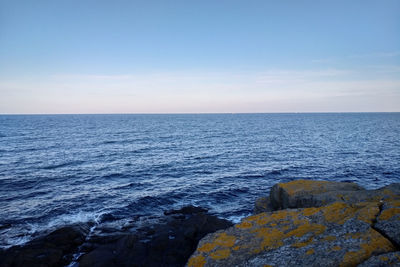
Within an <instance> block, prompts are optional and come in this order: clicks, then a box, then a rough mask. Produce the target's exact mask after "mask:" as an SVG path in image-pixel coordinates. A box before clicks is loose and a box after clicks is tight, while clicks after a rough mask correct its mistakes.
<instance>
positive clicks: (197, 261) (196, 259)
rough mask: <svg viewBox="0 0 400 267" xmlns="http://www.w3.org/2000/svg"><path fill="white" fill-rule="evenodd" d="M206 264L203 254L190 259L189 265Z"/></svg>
mask: <svg viewBox="0 0 400 267" xmlns="http://www.w3.org/2000/svg"><path fill="white" fill-rule="evenodd" d="M204 264H206V259H205V258H204V256H202V255H197V256H194V257H191V258H190V259H189V261H188V264H187V265H188V267H203V266H204Z"/></svg>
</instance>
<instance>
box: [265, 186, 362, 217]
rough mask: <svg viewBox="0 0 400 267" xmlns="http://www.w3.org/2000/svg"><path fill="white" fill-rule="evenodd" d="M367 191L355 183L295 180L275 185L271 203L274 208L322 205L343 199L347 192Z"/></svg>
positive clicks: (272, 189)
mask: <svg viewBox="0 0 400 267" xmlns="http://www.w3.org/2000/svg"><path fill="white" fill-rule="evenodd" d="M357 191H362V192H363V191H365V189H364V188H362V187H360V186H359V185H357V184H355V183H344V182H329V181H313V180H295V181H292V182H288V183H279V184H276V185H274V186H273V187H272V188H271V191H270V196H269V197H270V203H271V204H270V205H271V207H272V208H273V209H274V210H281V209H288V208H309V207H321V206H323V205H326V204H329V203H333V202H335V201H343V200H344V199H343V194H344V193H347V192H351V194H354V192H357Z"/></svg>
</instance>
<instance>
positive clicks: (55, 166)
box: [40, 160, 84, 170]
mask: <svg viewBox="0 0 400 267" xmlns="http://www.w3.org/2000/svg"><path fill="white" fill-rule="evenodd" d="M83 163H84V161H82V160H75V161H68V162H64V163H59V164H51V165H46V166H41V167H40V169H43V170H53V169H58V168H63V167H68V166H72V165H80V164H83Z"/></svg>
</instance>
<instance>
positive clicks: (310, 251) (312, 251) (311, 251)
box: [306, 249, 315, 255]
mask: <svg viewBox="0 0 400 267" xmlns="http://www.w3.org/2000/svg"><path fill="white" fill-rule="evenodd" d="M314 253H315V250H314V249H309V250H307V252H306V254H307V255H311V254H314Z"/></svg>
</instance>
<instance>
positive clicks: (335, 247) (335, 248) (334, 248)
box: [331, 246, 342, 251]
mask: <svg viewBox="0 0 400 267" xmlns="http://www.w3.org/2000/svg"><path fill="white" fill-rule="evenodd" d="M341 249H342V248H341V247H339V246H334V247H332V248H331V250H333V251H339V250H341Z"/></svg>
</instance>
